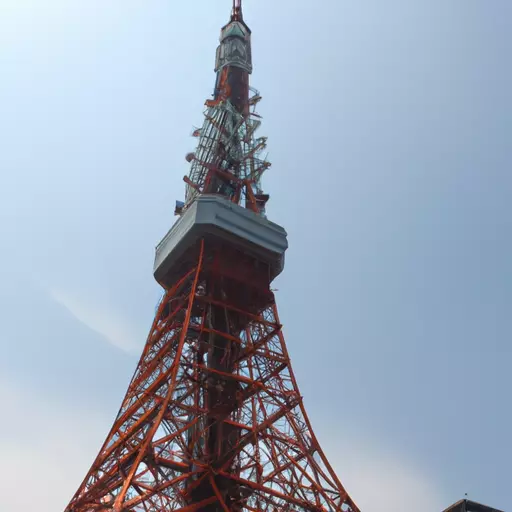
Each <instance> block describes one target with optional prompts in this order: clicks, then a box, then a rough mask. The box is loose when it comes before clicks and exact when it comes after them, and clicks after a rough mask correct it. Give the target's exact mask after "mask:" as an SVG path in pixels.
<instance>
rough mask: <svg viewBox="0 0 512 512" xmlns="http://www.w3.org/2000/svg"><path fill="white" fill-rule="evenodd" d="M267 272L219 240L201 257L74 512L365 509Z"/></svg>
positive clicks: (160, 321)
mask: <svg viewBox="0 0 512 512" xmlns="http://www.w3.org/2000/svg"><path fill="white" fill-rule="evenodd" d="M267 271H268V269H265V267H264V266H262V265H257V264H255V262H254V260H252V259H251V258H250V257H249V256H247V255H244V254H241V253H238V252H237V251H236V250H235V249H233V248H231V247H229V246H223V245H222V244H221V243H220V242H215V241H214V240H206V241H205V240H202V241H201V242H200V244H199V247H197V248H196V249H195V250H193V251H192V252H191V253H190V254H189V259H188V263H187V265H184V268H183V274H182V278H181V279H180V280H179V281H178V282H177V283H176V284H175V286H174V287H173V288H172V289H170V290H168V291H167V292H166V293H165V295H164V297H163V299H162V301H161V303H160V305H159V308H158V311H157V314H156V318H155V320H154V323H153V326H152V328H151V331H150V334H149V337H148V340H147V343H146V345H145V348H144V351H143V353H142V356H141V358H140V361H139V363H138V366H137V369H136V371H135V374H134V376H133V378H132V381H131V383H130V385H129V388H128V392H127V394H126V396H125V398H124V400H123V403H122V406H121V409H120V411H119V413H118V415H117V418H116V420H115V422H114V425H113V427H112V429H111V431H110V433H109V435H108V437H107V439H106V441H105V443H104V445H103V447H102V448H101V451H100V453H99V455H98V456H97V458H96V460H95V461H94V463H93V465H92V467H91V469H90V471H89V473H88V475H87V477H86V478H85V480H84V481H83V483H82V485H81V486H80V488H79V490H78V491H77V493H76V494H75V496H74V498H73V500H72V501H71V503H70V504H69V506H68V507H67V509H66V511H67V512H98V511H105V510H109V511H115V512H120V511H140V512H142V511H146V512H149V511H153V512H156V511H181V512H185V511H186V512H192V511H199V510H215V511H216V510H219V511H222V510H223V511H226V512H227V511H242V510H247V511H268V512H270V511H272V512H273V511H318V512H320V511H347V512H357V511H358V509H357V507H356V506H355V505H354V503H353V502H352V500H351V499H350V497H349V496H348V495H347V493H346V492H345V490H344V488H343V486H342V485H341V483H340V481H339V480H338V478H337V477H336V475H335V473H334V472H333V470H332V469H331V467H330V465H329V463H328V461H327V459H326V458H325V456H324V455H323V453H322V450H321V448H320V446H319V444H318V442H317V440H316V438H315V435H314V433H313V430H312V428H311V425H310V423H309V420H308V417H307V415H306V412H305V409H304V406H303V403H302V398H301V396H300V393H299V389H298V387H297V383H296V380H295V377H294V375H293V371H292V367H291V365H290V358H289V355H288V352H287V349H286V344H285V341H284V338H283V334H282V330H281V324H280V322H279V318H278V315H277V309H276V305H275V301H274V296H273V293H272V292H271V290H270V286H269V279H268V274H267Z"/></svg>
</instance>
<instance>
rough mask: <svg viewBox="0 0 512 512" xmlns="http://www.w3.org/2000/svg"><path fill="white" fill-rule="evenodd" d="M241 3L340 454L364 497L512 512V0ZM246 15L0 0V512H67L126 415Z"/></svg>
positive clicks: (386, 507) (303, 332)
mask: <svg viewBox="0 0 512 512" xmlns="http://www.w3.org/2000/svg"><path fill="white" fill-rule="evenodd" d="M244 4H246V5H245V7H244V9H245V17H246V20H247V22H248V24H249V25H250V27H251V28H252V30H253V54H254V65H255V71H254V74H253V77H252V84H253V85H254V86H255V87H256V88H258V89H259V90H260V91H261V93H262V95H263V102H262V103H261V107H260V108H259V111H260V113H261V114H262V115H263V125H262V128H261V134H264V135H268V137H269V139H268V142H269V159H270V160H271V161H272V163H273V166H272V167H271V169H270V170H269V171H267V173H266V174H265V176H264V179H263V184H264V188H265V191H266V192H268V193H269V194H270V195H271V201H270V203H269V205H268V209H267V213H268V216H269V218H270V219H271V220H272V221H275V222H277V223H279V224H281V225H283V226H285V228H286V229H287V231H288V234H289V243H290V249H289V251H288V253H287V257H286V268H285V271H284V273H283V274H282V276H280V277H279V278H278V280H277V281H276V283H275V284H274V287H275V288H277V289H278V292H277V300H278V307H279V312H280V317H281V321H282V322H283V324H284V326H285V327H284V329H285V331H284V332H285V336H286V340H287V344H288V349H289V351H290V354H291V357H292V362H293V365H294V370H295V373H296V374H297V377H298V380H299V385H300V387H301V392H302V394H303V395H304V399H305V404H306V408H307V409H308V411H309V413H310V416H311V421H312V424H313V427H314V429H315V432H316V433H317V435H318V437H319V439H320V442H321V444H322V446H323V447H324V449H325V452H326V454H327V456H328V458H329V459H330V460H331V461H332V463H333V466H334V467H335V469H336V471H337V472H338V474H339V476H340V479H341V480H342V482H343V483H344V485H345V486H346V488H347V490H348V491H349V492H350V494H351V495H352V496H353V498H354V500H355V501H356V503H358V505H359V506H360V507H361V509H362V510H363V511H369V512H371V511H372V510H379V511H380V512H388V511H389V512H406V511H409V510H411V509H414V510H415V511H417V512H433V511H440V510H442V509H443V508H445V507H446V506H448V505H449V504H450V503H452V502H454V501H456V500H458V499H460V498H462V497H463V496H464V493H468V495H469V496H470V497H471V498H473V499H475V500H476V501H481V502H486V503H488V504H489V505H492V506H494V507H497V508H500V509H502V510H509V509H511V508H512V486H511V485H510V460H511V458H512V441H511V438H510V432H511V431H512V413H511V409H510V394H511V386H512V376H511V372H510V368H511V364H512V353H511V352H512V348H511V343H510V339H511V336H510V335H511V322H510V317H511V314H510V309H511V303H512V268H511V261H512V254H511V253H512V245H511V239H510V233H511V224H512V207H511V202H510V197H511V193H512V178H511V174H510V169H511V164H512V157H511V146H512V140H511V139H512V136H511V133H512V100H511V95H510V91H511V90H512V72H511V68H510V63H509V61H510V48H512V30H511V28H512V27H511V23H512V22H511V20H512V2H510V1H509V0H486V1H484V0H449V1H447V0H429V1H427V0H387V1H385V2H383V1H382V0H360V1H358V2H352V1H348V0H325V1H323V2H313V1H309V0H244ZM230 6H231V2H230V0H196V1H193V2H192V1H187V2H171V1H169V0H150V1H145V2H141V1H136V0H109V1H107V2H106V1H100V0H87V1H86V0H73V1H72V2H71V1H68V0H46V1H44V2H42V1H39V0H16V1H14V0H0V65H1V67H2V72H1V79H0V140H1V141H2V145H1V146H2V148H1V150H0V229H1V235H2V236H1V237H0V274H1V276H0V277H1V283H2V284H1V286H0V329H1V335H0V344H1V345H2V350H3V357H2V358H0V401H1V403H2V404H3V408H4V411H5V417H6V418H8V421H3V422H0V452H1V453H2V457H1V458H0V461H1V464H0V477H1V478H0V480H1V481H2V484H1V488H2V490H3V491H4V492H3V498H2V506H1V507H0V508H1V509H2V512H11V511H12V512H14V511H19V510H30V509H31V507H32V504H33V497H34V496H38V500H39V509H38V510H39V512H54V511H55V510H59V509H60V510H63V509H64V507H65V505H66V504H67V502H68V501H69V499H70V498H71V496H72V495H73V493H74V492H75V490H76V488H77V487H78V485H79V483H80V482H81V480H82V478H83V476H84V475H85V473H86V472H87V470H88V469H89V467H90V464H91V462H92V460H93V459H94V457H95V456H96V453H97V451H98V450H99V448H100V446H101V444H102V442H103V439H104V437H105V435H106V434H107V432H108V430H109V428H110V426H111V423H112V421H113V418H114V416H115V414H116V412H117V410H118V407H119V404H120V402H121V400H122V397H123V394H124V392H125V390H126V387H127V384H128V381H129V379H130V376H131V374H132V373H133V370H134V368H135V365H136V361H137V358H138V355H139V353H140V351H141V350H142V347H143V344H144V341H145V338H146V335H147V331H148V329H149V327H150V325H151V321H152V318H153V315H154V313H155V305H156V303H157V301H158V299H159V297H160V294H161V291H160V289H159V287H158V285H157V284H156V283H155V282H154V280H153V277H152V263H153V262H152V258H153V254H154V247H155V246H156V244H157V243H158V242H159V240H160V239H161V238H162V237H163V235H164V234H165V233H166V232H167V230H168V229H169V227H170V226H171V224H172V223H173V222H174V220H175V219H174V217H173V209H174V202H175V200H176V199H182V198H183V194H184V184H183V181H182V177H183V175H184V174H186V173H187V172H188V167H187V163H186V161H185V158H184V157H185V154H186V153H187V152H189V151H191V150H193V149H194V142H195V141H194V139H192V138H191V137H190V134H191V131H192V126H198V125H200V124H201V122H202V109H203V104H204V100H205V99H206V98H208V97H209V96H210V95H211V93H212V91H213V85H214V79H215V77H214V72H213V67H214V56H215V48H216V45H217V41H218V35H219V29H220V27H221V26H222V25H223V24H224V23H225V22H226V20H227V18H228V15H229V11H230ZM27 482H30V489H31V492H30V493H28V492H26V489H27Z"/></svg>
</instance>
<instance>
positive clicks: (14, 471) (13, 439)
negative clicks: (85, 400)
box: [0, 381, 108, 512]
mask: <svg viewBox="0 0 512 512" xmlns="http://www.w3.org/2000/svg"><path fill="white" fill-rule="evenodd" d="M0 401H1V403H2V410H3V412H4V413H5V415H4V416H5V418H6V419H9V421H2V422H1V424H0V453H1V454H2V456H1V462H2V463H1V464H0V480H1V481H2V490H3V492H2V505H1V507H0V508H1V510H2V512H18V511H25V510H26V511H28V510H34V509H35V508H37V510H38V512H55V511H56V510H57V511H58V510H64V508H65V506H66V505H67V503H68V502H69V500H70V499H71V497H72V495H73V493H74V492H75V491H76V489H77V488H78V486H79V485H80V482H81V481H82V479H83V478H84V476H85V473H86V472H87V469H88V468H89V466H90V464H91V463H92V462H93V458H94V456H95V454H96V453H97V451H98V449H99V447H100V446H101V443H102V442H103V439H104V437H105V435H106V433H107V431H106V429H107V428H108V419H106V418H100V417H98V415H97V414H96V413H95V411H90V410H84V409H83V408H82V407H80V408H77V409H73V408H71V407H63V406H62V405H61V404H56V403H52V402H50V401H48V400H47V398H45V397H41V396H38V395H37V394H35V393H32V392H30V391H27V390H20V389H17V388H14V387H13V386H12V385H11V384H10V383H8V382H5V381H4V382H2V381H0ZM27 486H28V487H27ZM36 504H37V506H36V507H35V505H36Z"/></svg>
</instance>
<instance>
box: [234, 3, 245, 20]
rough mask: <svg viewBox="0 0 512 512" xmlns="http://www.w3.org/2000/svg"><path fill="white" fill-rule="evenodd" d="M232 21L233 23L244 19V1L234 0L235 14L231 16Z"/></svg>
mask: <svg viewBox="0 0 512 512" xmlns="http://www.w3.org/2000/svg"><path fill="white" fill-rule="evenodd" d="M231 19H232V20H233V21H241V20H242V19H243V15H242V0H233V12H232V14H231Z"/></svg>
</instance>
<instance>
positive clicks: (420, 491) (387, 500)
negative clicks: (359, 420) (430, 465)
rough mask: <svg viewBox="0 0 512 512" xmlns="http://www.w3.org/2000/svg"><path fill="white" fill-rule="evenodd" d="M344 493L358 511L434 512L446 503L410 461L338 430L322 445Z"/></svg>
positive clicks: (432, 481) (437, 488)
mask: <svg viewBox="0 0 512 512" xmlns="http://www.w3.org/2000/svg"><path fill="white" fill-rule="evenodd" d="M324 449H325V452H326V455H327V457H328V458H329V460H330V462H331V464H332V465H333V468H334V469H335V471H336V472H337V474H338V476H339V477H340V479H341V480H342V483H343V485H344V486H345V488H346V490H347V491H348V493H349V494H350V496H351V497H352V499H353V500H354V501H355V502H356V504H357V505H358V506H359V508H360V509H361V510H363V511H364V510H367V511H372V510H378V511H379V512H409V511H410V510H414V511H415V512H435V511H441V510H443V509H444V508H445V507H446V506H447V505H448V503H446V501H445V499H444V497H443V493H442V492H441V490H440V485H439V484H438V483H437V482H436V480H435V478H434V477H432V476H430V475H427V474H426V473H425V472H424V471H422V470H421V469H420V468H419V467H418V465H417V464H416V463H415V462H414V461H413V460H411V459H409V458H407V457H406V456H404V455H403V454H401V453H391V452H389V451H387V450H386V449H384V448H383V447H382V446H379V444H378V443H376V442H375V440H368V439H361V438H356V439H354V435H353V433H346V434H345V435H344V434H343V433H342V432H341V431H339V432H337V436H336V437H330V439H327V442H326V443H325V446H324Z"/></svg>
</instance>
